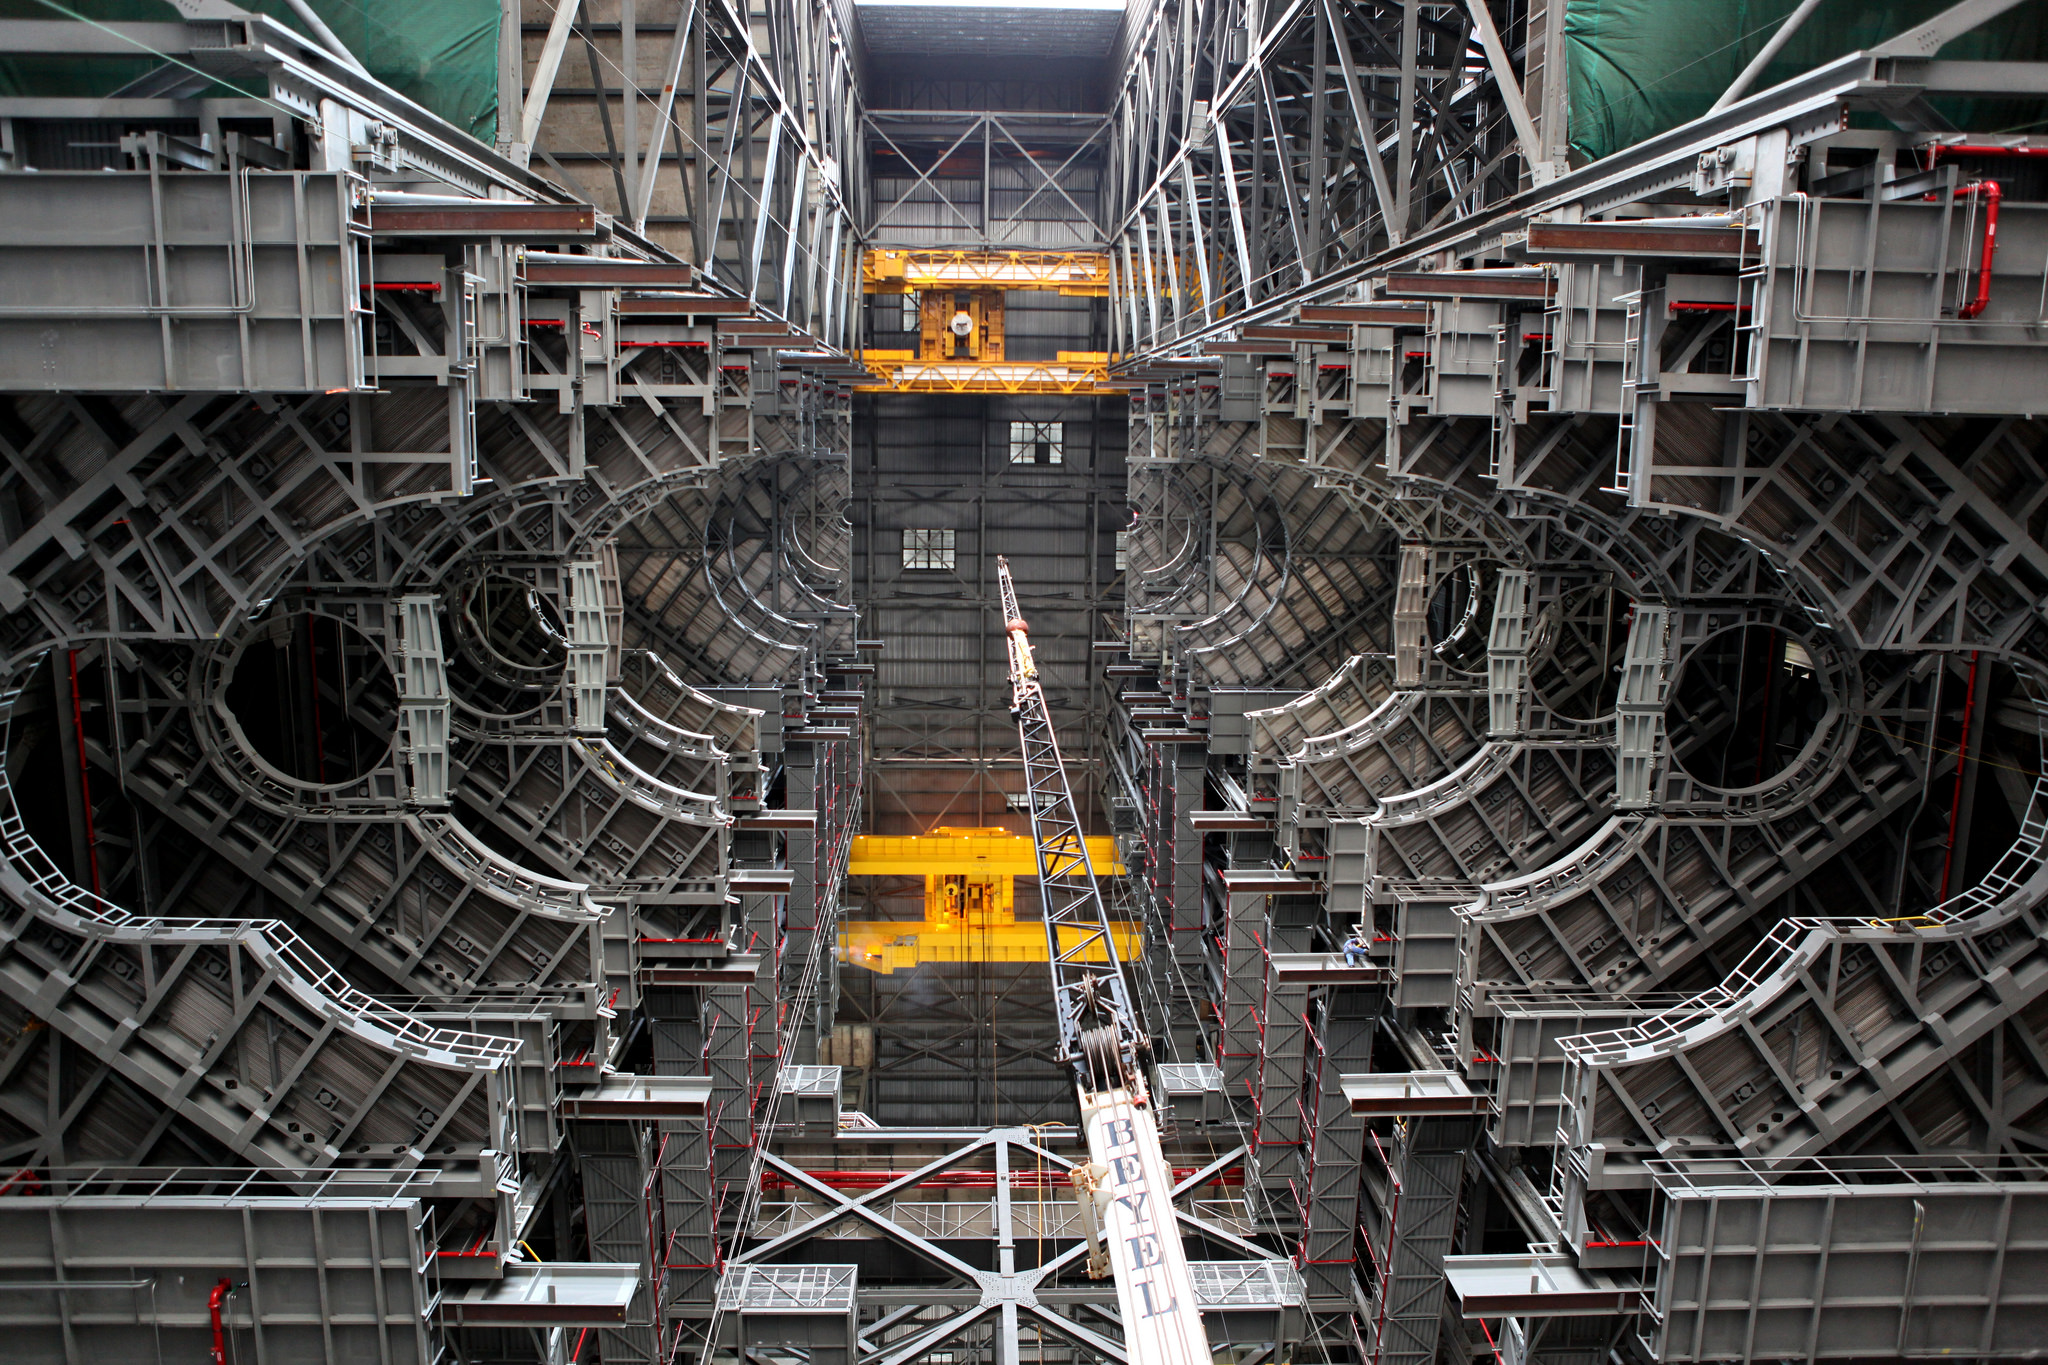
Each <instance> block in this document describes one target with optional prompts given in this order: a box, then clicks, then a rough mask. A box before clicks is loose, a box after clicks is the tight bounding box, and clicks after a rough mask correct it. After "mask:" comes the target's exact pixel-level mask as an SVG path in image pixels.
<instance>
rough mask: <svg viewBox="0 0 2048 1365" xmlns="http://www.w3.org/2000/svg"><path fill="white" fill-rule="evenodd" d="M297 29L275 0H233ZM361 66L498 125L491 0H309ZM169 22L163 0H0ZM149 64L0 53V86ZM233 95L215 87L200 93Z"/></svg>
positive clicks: (478, 132) (3, 4)
mask: <svg viewBox="0 0 2048 1365" xmlns="http://www.w3.org/2000/svg"><path fill="white" fill-rule="evenodd" d="M242 4H243V7H244V8H246V9H251V10H258V11H261V12H262V13H265V14H268V15H270V16H271V17H272V18H275V19H276V20H278V21H279V22H280V23H283V24H286V25H288V26H289V27H291V28H293V29H296V30H299V31H300V32H304V27H303V25H301V24H300V23H299V21H298V20H297V19H296V18H295V17H294V16H293V15H292V12H291V9H290V7H289V6H287V5H286V4H285V3H284V0H242ZM311 4H312V7H313V11H314V13H316V14H318V15H319V16H320V17H321V18H322V19H323V20H325V21H326V23H327V26H328V27H329V28H331V29H333V30H334V32H335V35H336V36H337V37H339V38H340V39H341V40H342V42H344V43H346V44H348V47H349V50H350V51H351V52H353V53H355V55H356V59H357V60H358V61H360V62H362V64H363V65H364V66H366V67H368V68H369V69H370V74H371V75H373V76H375V77H376V78H377V79H378V80H380V81H382V82H384V83H385V84H386V85H388V86H390V87H391V88H392V89H394V90H396V91H398V92H399V93H401V94H403V95H407V96H410V97H411V98H412V99H415V100H417V101H419V102H420V103H421V104H423V105H425V106H426V107H427V108H429V109H431V110H433V111H434V112H435V113H437V114H439V115H440V116H441V117H442V118H444V119H447V120H448V121H449V122H450V123H452V124H454V125H455V126H456V127H458V128H461V129H463V130H465V131H467V132H468V133H469V134H471V135H472V136H473V137H476V138H479V139H481V140H482V141H484V142H490V141H492V140H493V139H494V138H496V136H497V132H498V14H499V9H498V0H425V3H422V0H311ZM67 15H79V16H82V17H84V18H86V19H97V20H99V21H101V22H103V23H117V22H130V23H132V22H154V23H163V22H167V21H175V20H176V19H177V18H178V17H179V15H178V12H177V10H175V9H173V8H172V7H171V5H170V4H168V3H167V2H166V0H57V3H56V4H55V5H48V4H43V3H40V0H0V18H5V19H62V18H65V17H67ZM155 65H157V62H156V61H155V59H152V58H150V57H148V56H138V57H135V58H128V57H93V58H78V57H65V58H52V57H0V95H48V96H88V97H91V96H102V95H109V94H112V93H113V92H114V91H116V90H118V89H120V88H121V87H122V86H123V85H125V84H127V83H128V82H129V81H132V80H134V79H135V78H136V77H138V76H141V75H143V74H145V73H146V72H148V71H149V70H150V69H151V68H152V67H154V66H155ZM207 93H209V94H214V95H233V94H235V93H236V92H234V91H231V90H228V89H226V88H225V87H216V88H215V89H214V90H212V91H209V92H207Z"/></svg>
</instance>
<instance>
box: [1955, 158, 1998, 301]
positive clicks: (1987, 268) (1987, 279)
mask: <svg viewBox="0 0 2048 1365" xmlns="http://www.w3.org/2000/svg"><path fill="white" fill-rule="evenodd" d="M1972 194H1981V195H1983V196H1984V249H1983V253H1982V257H1981V259H1980V260H1979V261H1978V262H1977V296H1976V297H1975V298H1973V299H1971V300H1970V301H1969V302H1968V303H1966V304H1964V305H1963V306H1962V307H1961V308H1958V309H1956V316H1957V317H1959V318H1974V317H1977V316H1979V315H1981V314H1982V313H1983V311H1984V310H1985V309H1986V308H1987V307H1989V306H1990V304H1991V258H1992V256H1993V255H1995V254H1996V253H1997V251H1998V201H1999V200H2000V199H2002V198H2004V197H2005V191H2004V190H2002V189H2000V188H1999V185H1998V182H1997V181H1996V180H1978V181H1973V182H1972V183H1970V184H1968V185H1965V186H1963V187H1962V188H1961V189H1959V190H1957V191H1956V196H1955V197H1956V198H1958V199H1962V198H1966V197H1967V196H1969V195H1972Z"/></svg>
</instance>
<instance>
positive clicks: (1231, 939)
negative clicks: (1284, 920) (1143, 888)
mask: <svg viewBox="0 0 2048 1365" xmlns="http://www.w3.org/2000/svg"><path fill="white" fill-rule="evenodd" d="M1223 884H1224V897H1223V898H1224V902H1225V905H1224V910H1225V914H1226V920H1225V923H1224V927H1223V1038H1222V1041H1221V1043H1220V1044H1219V1045H1218V1047H1217V1049H1216V1060H1217V1062H1218V1063H1219V1064H1220V1065H1221V1066H1222V1067H1223V1093H1224V1094H1225V1095H1227V1096H1229V1097H1230V1102H1231V1104H1233V1105H1235V1106H1237V1107H1238V1108H1239V1109H1240V1110H1243V1109H1248V1108H1250V1107H1251V1105H1253V1104H1254V1103H1256V1101H1257V1091H1256V1090H1255V1088H1254V1087H1255V1086H1256V1085H1257V1083H1258V1076H1259V1058H1260V1056H1261V1055H1262V1047H1263V1040H1262V1039H1261V1037H1260V1027H1259V1011H1260V1007H1261V1006H1262V1005H1263V1004H1264V997H1265V993H1266V943H1267V941H1268V939H1269V937H1270V934H1271V930H1270V929H1269V928H1268V926H1267V917H1266V908H1267V902H1268V900H1269V899H1270V898H1269V897H1268V895H1267V894H1266V893H1265V892H1263V891H1249V892H1246V891H1231V890H1230V889H1229V885H1230V874H1229V873H1227V872H1226V873H1224V874H1223Z"/></svg>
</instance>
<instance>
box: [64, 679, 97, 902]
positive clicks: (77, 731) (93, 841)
mask: <svg viewBox="0 0 2048 1365" xmlns="http://www.w3.org/2000/svg"><path fill="white" fill-rule="evenodd" d="M70 662H71V734H72V736H73V737H74V738H75V739H77V741H78V792H79V804H80V805H81V806H82V807H83V808H84V810H85V855H86V860H87V862H88V863H89V864H90V866H91V869H92V893H93V894H94V895H95V896H97V895H99V893H100V840H99V836H98V835H97V834H95V833H94V832H93V828H92V769H91V768H89V767H87V766H86V762H85V703H84V701H83V700H81V699H80V697H79V695H78V651H77V650H75V649H74V650H72V651H70Z"/></svg>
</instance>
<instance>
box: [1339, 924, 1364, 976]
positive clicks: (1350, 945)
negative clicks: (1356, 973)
mask: <svg viewBox="0 0 2048 1365" xmlns="http://www.w3.org/2000/svg"><path fill="white" fill-rule="evenodd" d="M1367 951H1368V950H1367V947H1366V942H1365V929H1364V927H1363V926H1360V927H1359V928H1356V929H1353V930H1352V931H1351V933H1350V935H1349V936H1348V937H1347V938H1346V939H1345V940H1344V965H1345V966H1347V967H1363V966H1364V965H1365V958H1366V953H1367Z"/></svg>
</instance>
